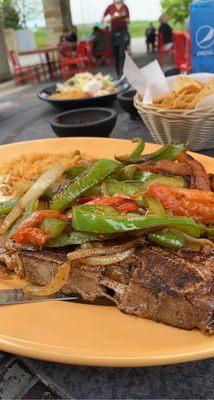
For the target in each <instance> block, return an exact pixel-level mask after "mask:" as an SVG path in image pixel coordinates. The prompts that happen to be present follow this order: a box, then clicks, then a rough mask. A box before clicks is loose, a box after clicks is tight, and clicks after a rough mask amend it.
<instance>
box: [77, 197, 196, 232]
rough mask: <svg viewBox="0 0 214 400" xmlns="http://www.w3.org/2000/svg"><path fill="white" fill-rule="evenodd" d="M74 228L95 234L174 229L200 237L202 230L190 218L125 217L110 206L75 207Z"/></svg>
mask: <svg viewBox="0 0 214 400" xmlns="http://www.w3.org/2000/svg"><path fill="white" fill-rule="evenodd" d="M72 215H73V219H72V226H73V228H74V229H75V230H78V231H82V232H95V233H116V232H127V231H133V230H136V229H147V228H155V227H173V228H175V229H178V230H180V231H183V232H186V233H187V232H188V234H190V235H191V236H194V237H199V236H200V228H199V227H198V226H197V224H196V222H195V221H194V220H193V219H192V218H189V217H174V216H173V217H171V216H156V215H137V214H136V215H135V216H133V214H132V216H123V215H121V214H119V212H117V211H116V210H115V209H113V208H112V207H110V206H98V205H97V206H93V205H83V206H76V207H73V210H72Z"/></svg>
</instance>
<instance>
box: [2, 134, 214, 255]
mask: <svg viewBox="0 0 214 400" xmlns="http://www.w3.org/2000/svg"><path fill="white" fill-rule="evenodd" d="M134 141H135V142H136V148H135V149H134V150H133V151H132V152H131V153H130V154H127V155H123V156H115V160H110V159H99V160H95V161H91V162H90V164H89V166H87V167H86V166H84V165H81V162H80V163H79V164H78V163H77V165H75V166H73V167H71V168H69V169H66V168H65V167H62V166H61V165H55V166H54V167H52V168H50V169H49V170H47V171H45V172H44V173H43V175H42V176H40V177H39V178H38V180H37V181H36V182H34V183H33V185H32V186H31V187H30V188H29V189H28V190H27V192H26V193H25V194H24V195H23V196H22V198H20V199H13V200H10V201H9V202H6V203H2V204H0V215H1V217H5V218H4V220H3V222H2V225H1V227H0V234H1V235H4V237H5V236H6V238H7V240H8V243H10V245H11V244H12V245H16V244H17V245H22V246H30V247H45V248H59V247H63V246H71V245H83V244H84V243H88V242H90V243H93V244H94V245H95V248H97V246H98V244H99V242H101V243H102V244H103V243H105V242H106V243H109V241H110V242H115V241H117V240H119V241H121V240H122V241H124V240H127V238H128V239H129V240H132V239H136V238H140V237H144V238H145V239H146V240H148V241H150V242H153V243H156V244H159V245H160V246H164V247H169V248H172V249H179V248H181V247H187V248H188V249H191V250H200V249H201V248H202V247H204V246H211V247H212V246H213V237H214V193H213V191H212V189H213V188H212V183H213V176H211V175H210V176H209V175H208V174H207V173H206V171H205V169H204V167H203V166H202V165H201V164H200V163H199V162H198V161H196V160H194V159H193V158H192V157H191V156H190V155H189V154H188V153H186V151H187V148H186V147H185V146H183V145H172V144H171V145H167V146H164V147H162V148H161V149H160V150H158V151H156V152H154V153H151V154H142V153H143V151H144V145H145V144H144V141H143V140H142V139H139V138H137V139H135V140H134ZM96 243H97V244H96Z"/></svg>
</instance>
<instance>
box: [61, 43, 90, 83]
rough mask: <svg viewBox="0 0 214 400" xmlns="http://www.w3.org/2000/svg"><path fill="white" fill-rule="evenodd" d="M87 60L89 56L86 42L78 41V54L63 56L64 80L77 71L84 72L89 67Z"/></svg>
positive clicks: (62, 70) (62, 71) (62, 69)
mask: <svg viewBox="0 0 214 400" xmlns="http://www.w3.org/2000/svg"><path fill="white" fill-rule="evenodd" d="M83 46H84V47H83ZM87 60H88V58H87V52H86V48H85V44H84V42H77V55H76V56H75V57H62V58H61V73H62V78H63V80H64V81H66V80H67V79H69V78H70V77H72V76H73V75H74V74H75V73H76V72H84V71H85V70H86V69H87V68H86V65H87Z"/></svg>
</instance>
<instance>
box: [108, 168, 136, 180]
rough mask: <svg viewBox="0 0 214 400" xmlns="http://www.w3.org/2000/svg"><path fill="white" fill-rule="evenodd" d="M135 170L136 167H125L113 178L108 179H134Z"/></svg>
mask: <svg viewBox="0 0 214 400" xmlns="http://www.w3.org/2000/svg"><path fill="white" fill-rule="evenodd" d="M136 170H137V166H136V165H132V164H130V165H126V166H125V167H122V168H120V169H119V170H118V172H117V173H115V174H114V175H113V176H112V175H111V176H110V178H112V179H117V180H118V181H129V180H132V179H134V174H135V172H136Z"/></svg>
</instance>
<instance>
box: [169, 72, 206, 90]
mask: <svg viewBox="0 0 214 400" xmlns="http://www.w3.org/2000/svg"><path fill="white" fill-rule="evenodd" d="M203 87H204V83H202V82H199V81H197V80H196V79H192V78H188V77H187V76H178V77H177V78H176V82H175V85H174V88H173V90H174V92H175V93H179V92H181V91H182V90H184V89H187V88H188V90H190V91H194V92H198V91H200V90H201V89H203Z"/></svg>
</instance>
